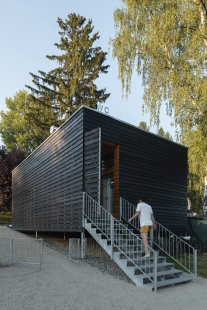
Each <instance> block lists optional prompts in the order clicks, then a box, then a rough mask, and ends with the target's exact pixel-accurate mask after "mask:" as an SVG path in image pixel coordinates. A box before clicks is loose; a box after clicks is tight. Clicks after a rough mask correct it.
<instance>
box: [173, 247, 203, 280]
mask: <svg viewBox="0 0 207 310" xmlns="http://www.w3.org/2000/svg"><path fill="white" fill-rule="evenodd" d="M197 259H198V264H197V268H198V269H197V273H198V276H199V277H203V278H206V279H207V253H204V252H202V253H200V254H198V255H197ZM167 262H168V263H173V264H174V266H175V268H176V269H180V270H183V271H184V272H186V270H185V269H184V268H182V266H181V265H180V264H178V263H176V262H175V261H174V260H173V259H172V258H170V257H167ZM192 265H193V262H192V263H191V267H192ZM192 270H193V268H192Z"/></svg>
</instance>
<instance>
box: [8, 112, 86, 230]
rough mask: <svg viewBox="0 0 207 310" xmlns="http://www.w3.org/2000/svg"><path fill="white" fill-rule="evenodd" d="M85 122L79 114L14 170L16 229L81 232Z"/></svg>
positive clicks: (13, 215) (13, 191) (13, 208)
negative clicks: (83, 126) (83, 125)
mask: <svg viewBox="0 0 207 310" xmlns="http://www.w3.org/2000/svg"><path fill="white" fill-rule="evenodd" d="M82 120H83V117H82V113H81V111H80V113H77V114H75V115H74V116H73V117H72V118H71V119H69V120H68V121H67V122H66V123H65V124H64V125H63V126H62V127H61V128H59V129H58V130H57V131H56V132H55V133H54V134H53V135H52V136H51V137H49V138H48V139H47V140H46V141H45V142H44V143H43V144H42V145H41V146H40V147H39V148H38V149H37V150H35V151H34V152H33V153H32V154H31V155H30V156H29V157H28V158H27V159H26V160H25V161H24V162H22V163H21V164H20V165H19V166H18V167H17V168H16V169H15V170H14V171H13V190H12V223H13V228H14V229H16V230H28V231H81V229H82V191H83V130H82Z"/></svg>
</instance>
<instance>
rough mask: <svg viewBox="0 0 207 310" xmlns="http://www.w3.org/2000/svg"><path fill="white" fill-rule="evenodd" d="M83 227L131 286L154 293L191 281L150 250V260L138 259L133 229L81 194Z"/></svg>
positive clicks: (138, 243)
mask: <svg viewBox="0 0 207 310" xmlns="http://www.w3.org/2000/svg"><path fill="white" fill-rule="evenodd" d="M83 227H84V228H85V229H86V230H87V231H88V232H89V233H90V234H91V236H92V237H93V238H94V239H95V240H96V241H97V242H98V243H99V244H100V245H101V247H102V248H103V249H104V250H105V251H106V252H107V253H108V254H109V255H110V256H111V259H113V260H114V261H115V262H116V264H117V265H118V266H119V267H120V268H121V269H122V270H123V271H124V272H125V273H126V275H127V276H128V277H129V278H130V279H131V280H132V281H133V282H134V284H135V285H137V286H142V287H145V288H148V289H150V290H154V291H155V292H156V291H157V288H159V287H164V286H169V285H174V284H177V283H185V282H189V281H191V277H186V276H184V275H183V273H182V271H180V270H177V269H175V268H174V264H173V263H168V262H166V257H165V256H159V255H158V251H155V250H153V248H152V247H149V250H150V258H142V255H143V250H144V243H143V242H142V240H141V239H140V238H139V235H138V234H137V230H134V229H133V228H132V229H131V228H129V226H128V224H127V223H123V222H122V221H118V220H116V219H115V218H114V217H113V216H112V215H111V214H110V213H109V212H108V211H106V210H105V209H104V208H103V207H101V206H100V205H99V204H98V203H97V202H96V201H94V200H93V199H92V198H91V197H90V196H88V195H87V194H86V193H83Z"/></svg>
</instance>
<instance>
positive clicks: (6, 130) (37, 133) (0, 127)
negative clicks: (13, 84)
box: [0, 90, 53, 154]
mask: <svg viewBox="0 0 207 310" xmlns="http://www.w3.org/2000/svg"><path fill="white" fill-rule="evenodd" d="M30 105H31V103H30V101H29V100H28V93H27V92H26V91H25V90H20V91H19V92H17V93H16V94H15V95H14V97H13V98H11V97H10V98H6V106H7V109H8V110H7V111H6V112H4V111H1V112H0V117H1V120H0V134H1V137H2V141H3V143H4V144H5V145H6V148H7V151H8V152H11V151H13V150H16V149H19V148H20V149H23V150H24V151H25V152H26V153H27V154H29V153H31V152H32V151H33V150H34V149H35V148H36V147H37V146H38V145H39V144H40V143H41V142H42V141H44V139H46V138H47V137H48V135H49V130H48V131H44V130H41V128H38V127H34V126H33V122H32V121H30V120H29V119H28V117H27V115H28V111H29V109H30V107H31V106H30ZM35 111H36V115H34V113H33V118H35V119H38V118H41V117H42V118H43V117H46V116H45V114H43V115H41V113H39V114H38V111H37V109H35ZM52 121H53V120H52V118H51V123H52Z"/></svg>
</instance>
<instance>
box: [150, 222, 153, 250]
mask: <svg viewBox="0 0 207 310" xmlns="http://www.w3.org/2000/svg"><path fill="white" fill-rule="evenodd" d="M150 241H151V248H153V242H154V228H153V227H152V229H151V230H150Z"/></svg>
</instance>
